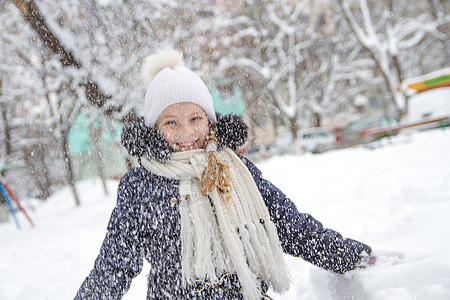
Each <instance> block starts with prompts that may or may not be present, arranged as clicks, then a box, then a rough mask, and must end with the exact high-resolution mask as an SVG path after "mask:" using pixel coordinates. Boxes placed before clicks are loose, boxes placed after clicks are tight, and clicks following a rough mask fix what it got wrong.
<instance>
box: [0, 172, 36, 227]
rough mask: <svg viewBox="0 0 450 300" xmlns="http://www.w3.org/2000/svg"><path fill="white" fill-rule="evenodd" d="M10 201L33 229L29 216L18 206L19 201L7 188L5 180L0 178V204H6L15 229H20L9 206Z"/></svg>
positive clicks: (12, 208) (11, 207)
mask: <svg viewBox="0 0 450 300" xmlns="http://www.w3.org/2000/svg"><path fill="white" fill-rule="evenodd" d="M11 200H12V201H13V202H14V203H15V204H16V206H17V208H18V209H19V210H20V211H21V212H22V213H23V214H24V215H25V217H26V218H27V220H28V221H29V222H30V224H31V226H33V227H34V223H33V221H32V220H31V218H30V216H29V215H28V214H27V212H26V211H25V209H24V208H23V206H22V205H21V204H20V202H19V200H18V199H17V197H16V196H15V195H14V193H13V192H12V190H11V189H10V188H9V186H8V184H7V183H6V180H5V179H4V178H3V177H1V176H0V203H1V202H4V203H5V204H6V206H7V207H8V209H9V212H10V213H11V215H12V218H13V219H14V222H15V223H16V226H17V228H18V229H20V224H19V220H18V219H17V216H16V212H15V209H14V207H13V206H12V204H11Z"/></svg>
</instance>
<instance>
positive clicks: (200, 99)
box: [142, 49, 217, 127]
mask: <svg viewBox="0 0 450 300" xmlns="http://www.w3.org/2000/svg"><path fill="white" fill-rule="evenodd" d="M142 75H143V77H144V80H145V82H146V84H148V87H147V92H146V93H145V103H144V120H145V125H147V126H149V127H153V126H154V125H155V124H156V121H157V120H158V117H159V115H160V114H161V113H162V112H163V110H164V109H166V108H167V107H168V106H170V105H172V104H175V103H181V102H192V103H195V104H197V105H199V106H200V107H201V108H203V110H204V111H205V112H206V115H207V116H208V118H209V120H210V121H212V122H213V123H216V122H217V119H216V113H215V112H214V103H213V100H212V97H211V94H210V93H209V91H208V88H207V87H206V85H205V83H204V82H203V80H202V79H201V78H200V77H199V76H198V75H197V74H195V73H194V72H192V71H191V70H189V69H188V68H186V67H185V66H184V62H183V54H182V53H181V52H179V51H177V50H175V49H158V50H157V51H156V53H154V54H151V55H149V56H147V57H146V58H145V59H144V62H143V66H142Z"/></svg>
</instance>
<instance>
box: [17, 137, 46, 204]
mask: <svg viewBox="0 0 450 300" xmlns="http://www.w3.org/2000/svg"><path fill="white" fill-rule="evenodd" d="M44 152H45V147H44V146H43V145H36V144H35V145H31V146H29V147H25V148H24V149H23V154H24V160H25V164H26V166H27V169H28V171H29V172H30V173H31V174H32V177H33V181H34V184H35V185H36V187H37V189H38V190H39V196H38V198H40V199H42V200H46V199H48V198H49V197H50V195H51V187H52V184H51V180H50V177H49V172H48V169H47V164H46V162H45V155H44Z"/></svg>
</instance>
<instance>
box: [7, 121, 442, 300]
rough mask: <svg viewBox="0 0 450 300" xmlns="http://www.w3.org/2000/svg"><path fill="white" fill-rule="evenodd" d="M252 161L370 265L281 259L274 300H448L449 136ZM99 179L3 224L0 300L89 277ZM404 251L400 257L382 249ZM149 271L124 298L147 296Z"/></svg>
mask: <svg viewBox="0 0 450 300" xmlns="http://www.w3.org/2000/svg"><path fill="white" fill-rule="evenodd" d="M377 146H379V147H377V148H376V149H372V150H371V149H368V148H365V147H359V148H352V149H344V150H338V151H332V152H328V153H323V154H320V155H302V156H282V157H274V158H272V159H270V160H267V161H264V162H260V163H258V166H259V167H260V168H261V170H262V171H263V175H264V176H265V177H266V178H267V179H269V180H271V181H272V182H273V183H274V184H275V185H277V186H278V187H280V188H281V189H282V190H283V191H284V192H285V193H286V194H287V195H288V196H289V197H290V198H291V199H292V200H293V201H294V202H295V203H296V205H297V207H298V209H299V210H300V211H302V212H308V213H311V214H312V215H313V216H314V217H315V218H316V219H318V220H320V221H321V222H322V223H323V225H324V226H325V227H328V228H332V229H335V230H337V231H339V232H340V233H341V234H343V235H344V236H346V237H351V238H354V239H357V240H360V241H363V242H365V243H367V244H369V245H371V246H372V248H373V249H374V251H375V253H378V254H379V258H378V261H377V263H376V264H375V265H374V266H373V267H370V268H367V269H364V270H358V271H353V272H350V273H347V274H346V275H344V276H336V275H331V274H329V273H328V272H326V271H323V270H320V269H318V268H316V267H314V266H312V265H310V264H308V263H306V262H304V261H302V260H301V259H298V258H292V257H288V256H286V260H287V262H288V264H289V268H290V272H291V278H292V286H291V289H290V291H289V292H288V293H287V294H285V295H283V296H276V295H274V297H275V299H292V300H294V299H295V300H297V299H383V300H384V299H395V300H399V299H400V300H402V299H424V300H425V299H450V254H449V253H450V155H449V150H450V130H445V131H444V130H434V131H428V132H421V133H412V134H401V135H399V136H398V137H396V138H394V139H392V141H391V142H388V141H387V140H385V141H383V142H380V143H378V144H377ZM116 187H117V182H113V181H111V182H109V190H110V193H109V195H105V194H104V193H103V191H102V188H101V185H100V182H99V181H98V180H89V181H85V182H81V183H79V189H80V192H81V194H82V201H83V204H82V206H81V207H79V208H74V201H73V199H72V198H71V195H70V192H69V191H68V190H67V189H63V190H61V191H60V192H58V193H56V194H55V195H54V197H53V198H52V199H50V200H49V201H47V202H45V203H43V204H40V203H37V202H31V203H33V207H34V209H33V210H31V208H30V204H28V211H29V213H30V214H31V217H32V219H33V220H34V222H35V223H36V227H35V228H31V226H30V225H29V224H28V223H27V222H26V219H25V218H24V217H23V216H22V215H20V214H19V220H20V223H21V225H22V229H21V230H17V229H16V227H15V225H14V223H13V222H12V221H10V222H9V223H6V224H0V299H2V300H10V299H20V300H24V299H25V300H26V299H33V300H35V299H73V297H74V295H75V293H76V291H77V289H78V287H79V286H80V284H81V283H82V281H83V279H84V278H85V276H87V275H88V273H89V271H90V269H91V268H92V266H93V263H94V260H95V258H96V256H97V254H98V250H99V247H100V245H101V242H102V239H103V237H104V235H105V232H106V231H105V230H106V225H107V222H108V219H109V216H110V213H111V210H112V209H113V207H114V205H115V189H116ZM392 251H394V252H395V253H397V254H398V253H404V258H401V257H398V256H390V255H388V252H392ZM148 270H149V266H148V265H146V266H145V268H144V271H143V272H142V273H141V275H139V276H138V277H137V278H136V279H134V280H133V283H132V286H131V289H130V291H129V292H128V293H127V294H126V295H125V297H124V299H145V293H146V282H145V278H146V276H145V275H146V274H145V273H147V272H148Z"/></svg>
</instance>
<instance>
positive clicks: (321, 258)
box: [243, 158, 372, 274]
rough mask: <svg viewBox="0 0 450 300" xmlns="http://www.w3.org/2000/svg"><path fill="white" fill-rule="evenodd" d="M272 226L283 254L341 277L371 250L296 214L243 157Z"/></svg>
mask: <svg viewBox="0 0 450 300" xmlns="http://www.w3.org/2000/svg"><path fill="white" fill-rule="evenodd" d="M243 162H244V163H245V164H246V165H247V167H248V168H249V170H250V173H251V174H252V175H253V178H254V180H255V182H256V185H257V186H258V189H259V191H260V192H261V195H262V197H263V199H264V201H265V204H266V206H267V208H268V210H269V213H270V216H271V219H272V221H273V222H274V223H275V225H276V228H277V232H278V236H279V239H280V243H281V246H282V248H283V251H284V252H285V253H287V254H290V255H293V256H297V257H302V258H303V259H304V260H306V261H308V262H310V263H312V264H314V265H316V266H318V267H321V268H324V269H326V270H328V271H331V272H334V273H339V274H343V273H345V272H347V271H350V270H353V269H355V268H356V267H357V266H359V264H360V263H362V258H363V257H365V256H367V255H369V254H370V253H371V251H372V250H371V248H370V247H369V246H368V245H365V244H363V243H361V242H358V241H355V240H351V239H345V238H343V237H342V236H341V235H340V234H339V233H338V232H336V231H334V230H331V229H326V228H323V226H322V224H321V223H320V222H319V221H317V220H315V219H314V218H313V217H312V216H311V215H309V214H304V213H299V212H298V210H297V208H296V207H295V205H294V203H293V202H292V201H291V200H290V199H288V198H286V196H285V195H284V194H283V193H282V192H281V191H280V190H279V189H278V188H277V187H276V186H274V185H273V184H272V183H270V182H269V181H267V180H265V179H263V178H262V177H261V172H260V171H259V170H258V169H257V168H256V167H255V165H253V164H252V163H251V162H250V161H249V160H248V159H245V158H243Z"/></svg>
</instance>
